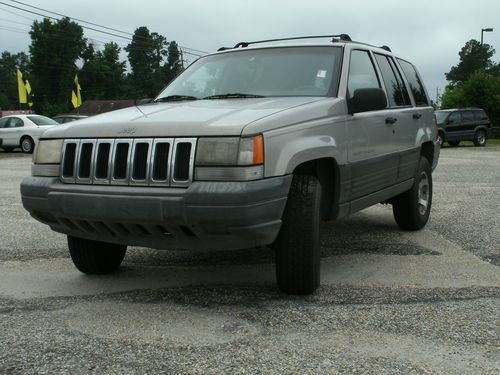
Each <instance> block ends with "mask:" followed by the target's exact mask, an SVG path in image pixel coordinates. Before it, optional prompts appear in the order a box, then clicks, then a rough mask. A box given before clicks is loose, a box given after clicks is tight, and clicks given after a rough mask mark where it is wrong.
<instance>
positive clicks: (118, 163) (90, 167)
mask: <svg viewBox="0 0 500 375" xmlns="http://www.w3.org/2000/svg"><path fill="white" fill-rule="evenodd" d="M195 147H196V138H175V139H174V138H155V139H153V138H136V139H125V138H116V139H67V140H65V142H64V146H63V157H62V166H61V175H60V178H61V181H62V182H64V183H77V184H101V185H102V184H114V185H141V186H173V187H187V186H189V185H190V184H191V182H192V179H193V177H192V176H193V170H194V154H195Z"/></svg>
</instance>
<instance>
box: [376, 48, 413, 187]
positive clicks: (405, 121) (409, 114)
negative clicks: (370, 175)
mask: <svg viewBox="0 0 500 375" xmlns="http://www.w3.org/2000/svg"><path fill="white" fill-rule="evenodd" d="M375 59H376V61H377V64H378V67H379V69H380V73H381V75H382V80H383V82H384V86H385V91H386V94H387V102H388V105H389V107H390V108H391V109H392V110H393V114H392V115H391V117H393V118H396V119H397V121H396V122H395V123H394V124H392V131H393V134H394V137H393V138H394V139H393V141H394V143H395V147H396V149H397V152H398V174H397V178H396V181H397V182H401V181H405V180H408V179H410V178H412V177H414V175H415V170H416V167H417V163H418V160H419V156H420V149H419V148H418V147H417V145H416V144H415V140H416V139H417V132H418V130H419V128H420V126H419V125H420V118H421V115H420V114H418V113H419V112H420V110H419V109H418V108H415V107H414V106H413V104H412V101H411V99H410V95H409V92H408V89H407V87H406V85H405V84H404V81H403V78H402V74H401V72H400V71H399V70H398V68H397V66H396V63H395V61H394V59H393V58H392V56H389V55H385V54H379V53H375Z"/></svg>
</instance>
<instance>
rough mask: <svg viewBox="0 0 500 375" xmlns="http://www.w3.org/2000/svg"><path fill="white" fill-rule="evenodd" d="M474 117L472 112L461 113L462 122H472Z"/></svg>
mask: <svg viewBox="0 0 500 375" xmlns="http://www.w3.org/2000/svg"><path fill="white" fill-rule="evenodd" d="M473 121H474V115H473V114H472V111H462V122H473Z"/></svg>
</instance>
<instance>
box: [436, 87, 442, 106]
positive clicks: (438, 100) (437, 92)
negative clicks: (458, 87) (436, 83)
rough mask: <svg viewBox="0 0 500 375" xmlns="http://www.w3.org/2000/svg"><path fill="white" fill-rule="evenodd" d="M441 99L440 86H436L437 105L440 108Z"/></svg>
mask: <svg viewBox="0 0 500 375" xmlns="http://www.w3.org/2000/svg"><path fill="white" fill-rule="evenodd" d="M440 101H441V99H440V97H439V87H436V107H438V108H439V102H440Z"/></svg>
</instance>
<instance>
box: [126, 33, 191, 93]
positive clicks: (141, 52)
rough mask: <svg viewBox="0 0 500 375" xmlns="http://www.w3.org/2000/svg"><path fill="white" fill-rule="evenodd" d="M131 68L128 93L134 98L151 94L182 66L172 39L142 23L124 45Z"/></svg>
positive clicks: (172, 76) (156, 91)
mask: <svg viewBox="0 0 500 375" xmlns="http://www.w3.org/2000/svg"><path fill="white" fill-rule="evenodd" d="M125 51H127V53H128V61H129V63H130V67H131V69H132V72H131V74H130V79H131V81H132V87H133V91H132V93H131V94H132V95H133V97H134V98H136V99H141V98H151V97H154V96H156V94H158V92H159V91H160V90H161V89H162V88H163V87H164V86H165V85H166V84H167V83H168V82H170V81H171V80H172V79H173V78H174V77H175V76H176V75H177V73H178V72H179V70H180V69H182V64H181V62H180V53H179V49H178V45H177V43H176V42H174V41H173V42H171V43H167V39H166V38H165V37H163V36H162V35H159V34H157V33H154V32H153V33H150V32H149V29H148V28H147V27H145V26H143V27H139V28H138V29H136V30H135V32H134V35H133V37H132V42H130V44H129V45H128V46H127V47H125Z"/></svg>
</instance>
